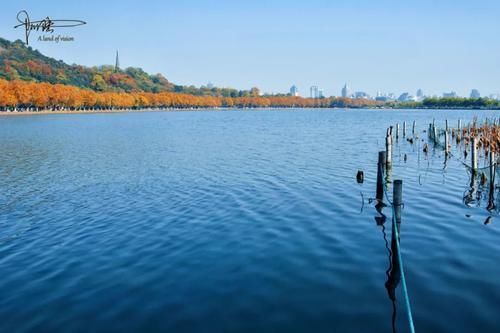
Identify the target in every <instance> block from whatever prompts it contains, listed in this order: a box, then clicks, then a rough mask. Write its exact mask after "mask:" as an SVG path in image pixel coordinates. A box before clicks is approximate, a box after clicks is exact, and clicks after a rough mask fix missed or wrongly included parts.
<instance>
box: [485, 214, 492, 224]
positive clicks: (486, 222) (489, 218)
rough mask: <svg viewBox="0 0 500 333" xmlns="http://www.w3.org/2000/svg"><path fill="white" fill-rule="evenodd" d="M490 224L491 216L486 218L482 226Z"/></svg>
mask: <svg viewBox="0 0 500 333" xmlns="http://www.w3.org/2000/svg"><path fill="white" fill-rule="evenodd" d="M490 222H491V216H488V218H487V219H486V221H484V225H488V224H490Z"/></svg>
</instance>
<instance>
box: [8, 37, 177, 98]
mask: <svg viewBox="0 0 500 333" xmlns="http://www.w3.org/2000/svg"><path fill="white" fill-rule="evenodd" d="M0 78H3V79H6V80H16V79H18V80H25V81H36V82H49V83H60V84H68V85H73V86H77V87H81V88H89V89H92V90H95V91H126V92H132V91H146V92H160V91H174V90H175V86H174V85H173V84H172V83H170V82H169V81H168V80H167V79H166V78H165V77H163V76H162V75H161V74H156V75H149V74H148V73H146V72H144V71H143V70H142V69H140V68H132V67H130V68H127V69H125V70H118V71H115V70H114V68H113V66H100V67H92V68H90V67H85V66H80V65H68V64H66V63H65V62H63V61H61V60H55V59H53V58H49V57H47V56H45V55H43V54H41V53H40V52H38V51H37V50H33V49H32V48H31V47H26V46H25V45H24V43H23V42H21V41H19V40H17V41H15V42H10V41H8V40H6V39H3V38H0Z"/></svg>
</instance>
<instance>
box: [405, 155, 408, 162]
mask: <svg viewBox="0 0 500 333" xmlns="http://www.w3.org/2000/svg"><path fill="white" fill-rule="evenodd" d="M404 159H405V162H406V160H407V159H408V156H406V154H405V158H404Z"/></svg>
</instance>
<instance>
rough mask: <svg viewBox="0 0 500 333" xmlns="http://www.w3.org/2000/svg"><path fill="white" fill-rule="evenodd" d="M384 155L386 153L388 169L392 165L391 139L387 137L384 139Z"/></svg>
mask: <svg viewBox="0 0 500 333" xmlns="http://www.w3.org/2000/svg"><path fill="white" fill-rule="evenodd" d="M385 153H386V155H385V156H386V159H385V160H386V165H387V168H389V167H390V166H391V164H392V139H391V136H390V135H388V136H386V137H385Z"/></svg>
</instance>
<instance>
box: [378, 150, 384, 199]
mask: <svg viewBox="0 0 500 333" xmlns="http://www.w3.org/2000/svg"><path fill="white" fill-rule="evenodd" d="M385 164H386V158H385V151H379V152H378V163H377V196H376V198H377V201H378V202H382V201H383V200H384V169H385Z"/></svg>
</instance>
